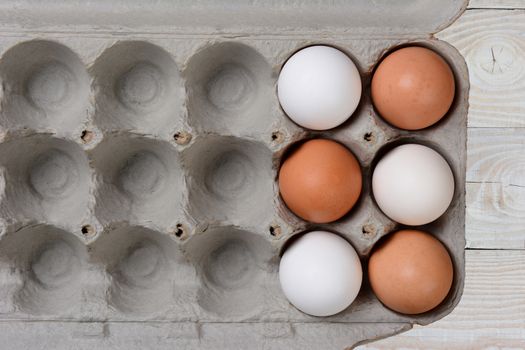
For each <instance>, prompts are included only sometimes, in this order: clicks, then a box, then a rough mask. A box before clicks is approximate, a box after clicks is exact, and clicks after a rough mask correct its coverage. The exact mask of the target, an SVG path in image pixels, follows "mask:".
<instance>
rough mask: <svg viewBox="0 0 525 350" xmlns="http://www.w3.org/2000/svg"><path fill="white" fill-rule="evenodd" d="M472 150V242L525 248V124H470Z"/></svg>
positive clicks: (469, 167) (469, 238)
mask: <svg viewBox="0 0 525 350" xmlns="http://www.w3.org/2000/svg"><path fill="white" fill-rule="evenodd" d="M467 149H468V157H467V188H466V190H467V195H466V201H467V210H466V212H467V213H466V215H467V217H466V239H467V247H470V248H485V249H487V248H497V249H525V129H524V128H470V129H469V130H468V147H467Z"/></svg>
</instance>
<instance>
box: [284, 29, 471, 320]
mask: <svg viewBox="0 0 525 350" xmlns="http://www.w3.org/2000/svg"><path fill="white" fill-rule="evenodd" d="M311 44H318V43H317V42H315V43H307V44H303V45H302V46H301V47H307V46H309V45H311ZM320 44H323V45H328V46H333V47H336V48H338V49H341V50H342V51H344V52H348V53H351V54H353V55H350V57H351V58H352V59H353V60H354V63H356V65H357V66H358V67H359V68H360V69H361V73H362V79H363V95H362V99H361V102H360V105H359V106H358V108H357V110H356V112H355V113H354V114H353V116H352V117H350V119H349V120H348V121H346V122H345V123H344V124H342V125H341V126H339V127H336V128H334V129H331V130H327V131H320V132H317V131H310V130H306V129H301V128H300V127H299V126H297V125H295V124H291V122H290V121H287V122H283V123H282V124H281V126H280V129H279V132H281V133H283V134H286V135H288V139H287V140H286V141H285V142H283V143H282V145H281V148H280V149H279V150H277V151H276V152H275V154H274V159H275V163H276V164H277V166H276V172H275V173H274V174H275V179H277V171H278V167H279V165H280V164H281V163H282V161H283V159H285V158H286V156H287V152H289V151H290V150H293V148H294V145H297V144H300V143H302V142H304V141H305V140H308V139H313V138H327V139H332V140H335V141H338V142H340V143H341V144H343V145H345V146H346V147H347V148H348V149H349V150H350V151H351V152H352V153H354V155H355V156H356V157H357V158H358V160H359V162H360V164H361V167H362V171H363V188H362V193H361V196H360V199H359V200H358V202H357V203H356V204H355V206H354V207H353V208H352V210H351V211H350V212H349V213H347V214H346V215H345V216H343V217H342V218H340V219H339V220H337V221H335V222H333V223H328V224H313V223H309V222H306V221H304V220H302V219H301V218H299V217H297V216H296V215H295V214H293V213H292V212H291V211H290V210H289V209H288V208H287V207H286V205H285V203H284V202H283V200H282V198H280V197H279V198H277V199H276V202H277V203H278V212H279V219H280V220H281V223H282V224H281V226H280V237H278V238H277V237H276V243H277V246H278V247H280V249H281V251H283V250H284V249H285V248H286V246H287V244H288V241H289V240H290V238H292V239H293V238H294V237H295V236H296V235H298V234H301V233H304V232H308V231H312V230H316V229H321V230H325V231H329V232H334V233H337V234H339V235H341V236H342V237H344V238H345V239H347V240H348V241H349V242H350V243H351V244H352V245H353V247H354V248H355V249H356V250H357V252H358V254H359V255H360V257H361V260H362V263H363V266H364V267H365V273H366V265H367V260H368V257H369V256H370V253H371V251H372V249H373V247H374V245H375V244H376V243H377V242H378V241H379V240H380V239H381V238H382V237H384V236H385V235H388V234H389V233H391V232H394V231H396V230H398V229H401V228H406V226H403V225H400V224H398V223H396V222H394V221H392V220H391V219H390V218H388V217H387V216H386V215H385V214H384V213H382V211H381V209H380V208H379V207H378V206H377V204H376V203H375V200H374V198H373V194H372V188H371V179H372V173H373V170H374V167H375V165H376V164H377V162H378V160H379V159H380V158H381V156H382V155H384V154H385V153H386V152H387V151H388V150H390V149H392V148H393V147H395V146H397V145H400V144H404V143H420V144H423V145H427V146H429V147H431V148H432V149H434V150H436V151H438V152H439V153H440V154H441V155H442V156H443V157H444V158H445V159H446V160H447V162H448V163H449V165H450V166H451V169H452V171H453V174H454V179H455V194H454V198H453V200H452V203H451V205H450V207H449V208H448V209H447V211H446V212H445V213H444V214H443V215H442V216H441V217H440V218H438V219H437V220H436V221H433V222H431V223H429V224H427V225H423V226H420V227H416V228H419V229H422V230H423V231H427V232H430V233H432V234H433V235H434V236H435V237H436V238H438V239H439V240H440V241H441V242H442V243H443V244H444V245H445V246H446V247H447V249H448V251H449V253H450V255H451V258H452V260H453V264H454V269H455V278H454V282H453V286H452V289H451V291H450V293H449V295H448V297H447V298H446V299H445V301H443V303H442V304H441V305H439V306H438V307H437V308H435V309H433V310H431V311H429V312H426V313H423V314H419V315H403V314H400V313H396V312H394V311H392V310H390V309H388V308H387V307H385V306H383V305H382V304H381V303H380V301H379V300H377V298H376V297H375V296H374V294H373V292H372V290H371V288H370V286H369V285H368V281H367V278H366V277H364V279H363V286H362V288H361V292H360V294H359V295H358V297H357V299H356V300H355V301H354V302H353V303H352V305H350V307H348V308H347V309H346V310H345V311H343V312H341V313H339V314H337V315H334V316H330V317H327V318H326V320H330V321H333V322H409V323H417V324H428V323H431V322H433V321H435V320H437V319H439V318H441V317H443V316H445V315H446V314H448V313H449V312H450V311H451V310H452V309H453V308H454V306H455V305H456V304H457V303H458V301H459V298H460V296H461V292H462V289H463V280H464V251H463V250H464V246H465V234H464V230H465V177H464V174H465V169H466V127H467V125H466V116H467V108H468V102H467V99H468V89H469V86H468V73H467V69H466V65H465V63H464V60H463V58H462V57H461V56H460V55H459V53H458V52H457V51H456V50H455V49H454V48H453V47H451V46H449V45H448V44H446V43H443V42H439V41H436V40H432V39H430V40H419V41H409V42H405V41H399V42H382V44H383V45H384V46H383V47H382V48H380V47H379V45H380V44H381V43H380V42H377V43H376V44H377V45H378V47H377V51H375V52H374V53H373V54H372V55H370V56H368V57H367V58H366V59H362V60H360V57H359V56H358V55H356V53H359V50H356V49H354V46H355V45H356V43H353V42H351V41H350V42H348V41H347V42H341V41H324V42H322V43H320ZM404 46H422V47H427V48H430V49H432V50H434V51H435V52H437V53H439V54H440V55H441V56H442V57H443V58H444V59H445V60H446V61H447V62H448V63H449V65H450V66H451V68H452V70H453V72H454V75H455V80H456V96H455V100H454V102H453V104H452V107H451V108H450V110H449V112H448V113H447V115H446V116H445V117H444V118H443V119H442V120H441V121H439V122H438V123H437V124H435V125H433V126H431V127H428V128H426V129H423V130H419V131H405V130H401V129H397V128H395V127H392V126H391V125H389V124H388V123H386V122H385V121H384V120H383V119H382V118H381V116H379V115H378V113H377V112H376V111H375V108H374V107H373V104H372V101H371V98H370V80H371V76H372V73H373V70H374V68H375V66H376V65H377V64H378V62H380V59H381V57H383V56H384V55H386V54H388V53H390V52H392V51H393V50H395V49H397V48H399V47H404ZM297 49H298V48H294V49H293V50H290V51H289V52H288V56H291V55H292V54H293V53H294V52H295V51H297ZM299 49H300V48H299ZM282 113H283V115H282V118H283V119H284V118H286V116H285V115H284V112H282ZM284 120H285V119H284ZM312 166H315V165H314V164H312ZM275 186H276V187H277V182H276V183H275ZM289 314H290V317H291V319H293V320H294V321H298V320H301V321H306V322H308V321H310V322H315V321H317V320H319V318H316V317H311V316H308V315H306V314H303V313H300V312H299V311H297V310H295V311H293V310H291V311H290V313H289Z"/></svg>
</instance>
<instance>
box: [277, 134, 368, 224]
mask: <svg viewBox="0 0 525 350" xmlns="http://www.w3.org/2000/svg"><path fill="white" fill-rule="evenodd" d="M361 187H362V175H361V168H360V166H359V162H358V161H357V159H356V158H355V157H354V155H353V154H352V152H350V151H349V150H348V149H347V148H346V147H345V146H343V145H341V144H340V143H338V142H335V141H331V140H326V139H313V140H309V141H306V142H304V143H303V144H301V145H299V146H298V147H297V148H296V149H294V150H293V151H292V152H291V153H290V154H289V155H288V157H287V158H286V159H285V161H284V162H283V164H282V166H281V169H280V171H279V189H280V192H281V197H282V199H283V201H284V202H285V204H286V205H287V206H288V208H289V209H290V210H291V211H292V212H294V213H295V214H296V215H297V216H299V217H301V218H303V219H305V220H308V221H311V222H314V223H327V222H331V221H335V220H337V219H339V218H341V217H342V216H343V215H345V214H346V213H347V212H348V211H350V209H352V207H353V206H354V204H355V203H356V202H357V200H358V198H359V195H360V193H361Z"/></svg>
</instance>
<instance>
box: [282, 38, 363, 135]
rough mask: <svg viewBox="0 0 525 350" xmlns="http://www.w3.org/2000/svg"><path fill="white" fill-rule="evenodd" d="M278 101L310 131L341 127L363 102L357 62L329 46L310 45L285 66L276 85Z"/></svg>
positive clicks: (297, 121)
mask: <svg viewBox="0 0 525 350" xmlns="http://www.w3.org/2000/svg"><path fill="white" fill-rule="evenodd" d="M277 94H278V97H279V102H280V103H281V106H282V108H283V110H284V111H285V112H286V114H287V115H288V117H290V119H292V120H293V121H294V122H296V123H297V124H299V125H300V126H303V127H305V128H308V129H313V130H327V129H331V128H334V127H336V126H338V125H340V124H342V123H343V122H344V121H345V120H347V119H348V118H349V117H350V116H351V115H352V113H353V112H354V111H355V109H356V108H357V105H358V104H359V100H360V99H361V77H360V75H359V71H358V70H357V67H356V66H355V64H354V62H352V60H351V59H350V58H349V57H348V56H347V55H346V54H344V53H343V52H341V51H340V50H337V49H335V48H333V47H329V46H310V47H307V48H304V49H302V50H300V51H298V52H297V53H295V54H294V55H293V56H292V57H290V59H288V61H287V62H286V64H285V65H284V67H283V68H282V70H281V73H280V75H279V80H278V82H277Z"/></svg>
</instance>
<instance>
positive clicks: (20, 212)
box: [0, 133, 93, 236]
mask: <svg viewBox="0 0 525 350" xmlns="http://www.w3.org/2000/svg"><path fill="white" fill-rule="evenodd" d="M0 164H1V167H2V168H1V169H2V175H3V186H2V190H3V195H2V197H1V199H2V200H1V202H0V213H1V216H2V218H3V219H4V220H5V221H6V222H8V223H9V224H13V223H17V224H28V223H31V222H37V223H38V222H46V223H51V224H54V225H57V226H59V227H63V228H64V229H66V230H68V231H71V232H74V233H75V234H78V235H79V236H81V232H80V231H81V226H82V225H83V224H84V223H87V221H88V220H89V218H90V211H89V207H90V206H91V205H92V202H93V198H92V195H91V191H92V187H93V170H92V168H91V167H90V166H89V161H88V158H87V156H86V154H85V153H84V151H83V149H82V148H81V146H80V145H79V144H77V143H75V142H73V141H70V140H66V139H61V138H57V137H54V136H52V135H49V134H30V135H25V136H24V135H23V134H19V133H14V134H13V133H10V134H8V135H7V136H6V137H5V139H4V142H3V143H1V144H0Z"/></svg>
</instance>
